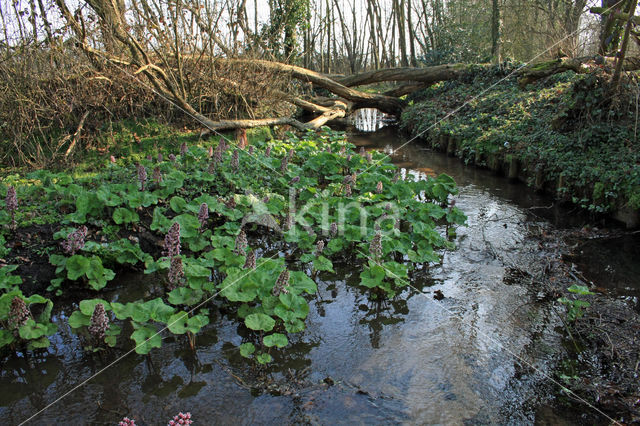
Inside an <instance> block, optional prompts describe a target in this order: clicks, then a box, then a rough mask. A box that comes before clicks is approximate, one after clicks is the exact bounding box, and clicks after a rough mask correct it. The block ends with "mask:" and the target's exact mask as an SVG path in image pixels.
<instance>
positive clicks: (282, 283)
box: [271, 269, 290, 297]
mask: <svg viewBox="0 0 640 426" xmlns="http://www.w3.org/2000/svg"><path fill="white" fill-rule="evenodd" d="M289 277H290V275H289V270H288V269H285V270H284V271H282V272H280V275H279V276H278V279H277V280H276V284H275V285H274V286H273V290H272V292H271V293H272V294H273V295H274V296H275V297H278V296H280V295H281V294H288V293H289V291H288V290H287V286H289Z"/></svg>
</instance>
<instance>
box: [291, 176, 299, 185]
mask: <svg viewBox="0 0 640 426" xmlns="http://www.w3.org/2000/svg"><path fill="white" fill-rule="evenodd" d="M298 182H300V176H296V177H294V178H293V179H291V180H290V181H289V185H293V184H294V183H298Z"/></svg>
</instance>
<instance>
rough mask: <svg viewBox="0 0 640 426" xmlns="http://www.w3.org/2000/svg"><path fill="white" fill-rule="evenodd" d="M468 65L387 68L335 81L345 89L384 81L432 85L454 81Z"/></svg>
mask: <svg viewBox="0 0 640 426" xmlns="http://www.w3.org/2000/svg"><path fill="white" fill-rule="evenodd" d="M467 69H468V65H464V64H455V65H452V64H447V65H436V66H433V67H427V68H410V67H403V68H387V69H383V70H374V71H367V72H363V73H360V74H355V75H350V76H348V77H344V78H340V79H338V80H337V81H338V82H339V83H341V84H343V85H344V86H347V87H355V86H362V85H365V84H372V83H381V82H385V81H412V82H420V83H424V84H433V83H437V82H439V81H445V80H455V79H457V78H459V77H460V76H461V75H462V74H463V73H464V72H465V71H466V70H467Z"/></svg>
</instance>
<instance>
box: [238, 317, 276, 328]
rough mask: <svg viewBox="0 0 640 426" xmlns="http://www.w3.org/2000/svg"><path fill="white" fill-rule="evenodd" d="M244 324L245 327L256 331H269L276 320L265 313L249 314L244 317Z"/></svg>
mask: <svg viewBox="0 0 640 426" xmlns="http://www.w3.org/2000/svg"><path fill="white" fill-rule="evenodd" d="M244 324H245V325H246V326H247V328H249V329H251V330H256V331H271V330H273V327H274V326H275V325H276V321H275V320H274V319H273V318H271V317H270V316H269V315H265V314H259V313H258V314H251V315H248V316H247V317H246V318H245V319H244Z"/></svg>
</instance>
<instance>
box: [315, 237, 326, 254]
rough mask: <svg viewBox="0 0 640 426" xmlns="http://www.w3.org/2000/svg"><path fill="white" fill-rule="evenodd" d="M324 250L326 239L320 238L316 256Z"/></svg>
mask: <svg viewBox="0 0 640 426" xmlns="http://www.w3.org/2000/svg"><path fill="white" fill-rule="evenodd" d="M323 251H324V241H323V240H319V241H318V243H317V244H316V256H320V255H321V254H322V252H323Z"/></svg>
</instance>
